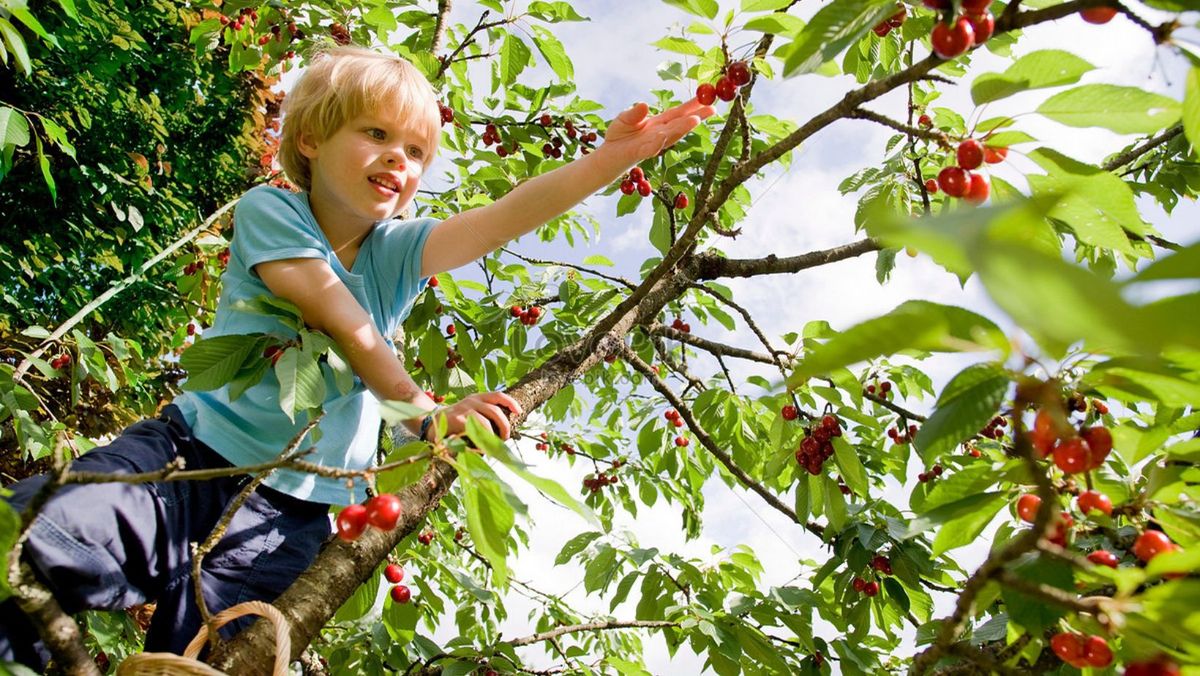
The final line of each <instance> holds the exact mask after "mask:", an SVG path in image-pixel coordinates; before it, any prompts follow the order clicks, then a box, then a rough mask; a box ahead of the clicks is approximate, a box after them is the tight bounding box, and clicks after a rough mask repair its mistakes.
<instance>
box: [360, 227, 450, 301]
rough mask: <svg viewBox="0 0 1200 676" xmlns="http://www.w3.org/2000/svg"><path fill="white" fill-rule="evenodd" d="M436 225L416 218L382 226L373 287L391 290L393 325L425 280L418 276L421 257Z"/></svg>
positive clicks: (419, 290) (426, 279) (423, 286)
mask: <svg viewBox="0 0 1200 676" xmlns="http://www.w3.org/2000/svg"><path fill="white" fill-rule="evenodd" d="M437 223H438V221H437V219H434V218H418V219H415V220H411V221H392V222H390V223H387V224H386V225H384V226H382V227H383V232H381V233H380V235H381V241H380V242H379V243H380V245H381V246H380V247H379V249H378V251H377V253H378V256H377V257H376V258H375V261H376V269H375V274H376V283H377V285H378V287H379V288H380V289H392V290H393V294H394V295H393V296H392V298H391V301H392V302H391V303H390V305H391V307H390V308H389V309H390V313H389V314H391V316H392V319H393V321H399V320H402V319H404V317H406V316H407V315H408V310H409V306H410V305H411V304H412V300H413V299H414V298H416V296H417V294H418V293H420V292H421V289H423V288H425V283H426V282H427V281H428V278H427V277H422V276H421V255H422V254H423V253H424V251H425V241H426V240H427V239H428V238H429V233H430V232H431V231H432V230H433V228H434V226H436V225H437Z"/></svg>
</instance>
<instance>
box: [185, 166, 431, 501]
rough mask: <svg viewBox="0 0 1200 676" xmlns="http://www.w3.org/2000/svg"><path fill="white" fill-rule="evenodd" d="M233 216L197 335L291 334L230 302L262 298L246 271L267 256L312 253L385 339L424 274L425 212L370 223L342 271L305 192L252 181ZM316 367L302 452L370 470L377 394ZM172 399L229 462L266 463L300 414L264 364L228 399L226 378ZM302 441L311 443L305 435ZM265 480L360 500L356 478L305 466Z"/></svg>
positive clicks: (296, 491)
mask: <svg viewBox="0 0 1200 676" xmlns="http://www.w3.org/2000/svg"><path fill="white" fill-rule="evenodd" d="M233 220H234V233H233V241H232V242H231V243H230V246H229V253H230V258H229V264H228V266H227V267H226V269H225V272H224V274H222V275H221V287H222V288H221V297H220V299H219V300H218V303H217V314H216V320H215V321H214V322H213V326H212V327H211V328H209V329H208V330H206V331H205V332H204V337H205V338H212V337H215V336H221V335H228V334H245V333H259V332H262V333H271V334H275V335H278V336H280V337H282V338H285V339H290V338H294V337H295V336H296V333H295V331H293V330H291V329H289V328H287V327H286V326H285V325H284V324H282V323H281V322H280V321H279V320H278V319H276V318H274V317H269V316H265V315H260V314H254V313H250V312H243V311H239V310H235V309H234V308H233V305H234V303H236V302H237V301H239V300H252V299H254V298H257V297H258V296H261V295H264V294H265V295H271V292H270V290H269V289H267V286H266V285H265V284H264V283H263V281H262V280H261V279H259V277H258V275H257V274H256V273H255V272H254V271H253V268H254V266H255V265H257V264H259V263H263V262H266V261H273V260H280V259H286V258H319V259H321V260H324V261H326V262H328V263H329V265H330V267H331V268H333V271H334V272H335V273H336V274H337V276H338V277H339V278H340V279H341V280H342V283H343V284H345V285H346V288H348V289H349V290H350V293H352V294H354V297H355V298H357V299H358V302H359V304H361V305H362V307H363V308H364V309H365V310H366V311H367V314H368V315H370V316H371V319H372V320H374V322H375V327H376V328H378V329H379V332H380V333H381V334H382V335H383V336H384V337H385V338H386V339H388V341H389V344H391V336H392V335H393V334H394V332H395V330H396V329H397V327H399V325H400V322H401V321H402V320H403V319H404V318H405V317H406V316H407V315H408V313H409V310H410V309H411V306H412V301H413V299H414V298H415V297H416V295H417V294H418V293H419V292H420V291H421V289H423V288H424V286H425V283H426V281H427V279H426V278H422V277H421V276H420V275H421V253H422V251H423V249H424V247H425V239H426V238H427V237H428V236H429V232H430V230H432V229H433V226H434V225H435V224H436V221H435V220H434V219H429V218H424V219H416V220H412V221H400V220H390V221H381V222H379V223H377V224H376V225H375V227H374V229H372V230H371V233H370V234H369V235H367V238H366V240H364V241H363V243H362V246H361V247H360V249H359V252H358V256H357V257H356V258H355V260H354V265H353V267H352V269H350V270H346V269H345V267H343V266H342V263H341V261H340V260H339V259H338V257H337V256H336V255H335V254H334V253H333V248H332V247H331V246H330V244H329V241H328V240H327V239H326V238H325V233H323V232H322V231H321V228H320V227H319V226H318V225H317V221H316V218H315V217H314V216H313V214H312V210H311V209H310V208H309V205H308V195H307V194H305V193H292V192H288V191H286V190H281V189H279V188H273V187H270V186H259V187H256V188H253V189H251V190H249V191H248V192H247V193H246V194H245V195H244V196H243V197H242V199H241V201H240V202H238V205H237V207H236V209H235V211H234V215H233ZM321 371H322V373H323V375H324V376H325V391H326V393H327V395H326V398H325V403H324V410H325V416H324V417H323V418H322V419H321V422H320V429H321V438H320V440H318V441H317V442H316V444H315V446H316V451H315V453H313V454H311V455H308V456H306V457H305V459H306V460H310V461H312V462H315V463H319V464H321V465H325V466H328V467H336V468H344V469H355V470H359V469H365V468H367V467H370V466H371V464H372V463H373V462H374V460H375V453H376V449H377V446H378V444H377V442H378V435H379V425H380V420H381V419H380V415H379V400H378V399H376V398H375V397H374V395H372V394H371V392H370V391H369V390H367V389H366V387H365V385H364V384H363V382H362V380H361V379H359V378H358V377H355V379H354V388H353V389H352V390H350V392H349V393H348V394H345V395H343V394H342V393H341V392H340V391H339V390H338V387H337V385H336V383H335V382H334V377H333V371H332V370H331V369H330V368H329V366H328V365H327V364H324V363H322V364H321ZM174 403H175V404H176V405H177V406H179V408H180V409H181V410H182V411H183V415H184V417H185V418H186V419H187V421H188V423H189V424H190V425H191V427H192V431H193V434H194V435H195V437H196V438H197V439H199V440H200V441H202V442H204V443H205V444H208V445H209V446H211V447H212V448H213V450H215V451H216V452H217V453H219V454H220V455H222V456H223V457H224V458H225V459H226V460H228V461H230V462H231V463H233V464H235V465H249V464H257V463H261V462H269V461H271V460H273V459H275V458H277V457H279V454H280V453H281V452H282V451H283V450H284V449H285V448H287V446H288V444H289V443H290V442H291V440H292V439H293V438H294V437H295V436H296V435H297V434H298V433H299V432H300V430H301V429H302V428H303V427H304V425H305V422H306V418H307V416H305V415H303V414H301V415H297V416H296V421H295V422H292V421H291V420H289V419H288V417H287V415H286V414H285V413H284V412H283V409H281V408H280V406H279V379H278V378H277V377H276V376H275V371H274V369H268V370H267V373H266V376H265V377H264V378H263V379H262V381H261V382H259V383H258V384H257V385H255V386H253V387H251V388H249V389H247V390H246V391H245V392H244V393H242V395H241V396H240V397H238V399H237V400H236V401H230V400H229V386H228V385H226V386H224V387H222V388H220V389H217V390H211V391H208V392H185V393H183V394H182V395H180V396H179V397H177V398H176V399H175V402H174ZM305 443H306V445H308V444H311V440H310V439H309V440H306V441H305ZM265 483H266V484H267V485H268V486H270V487H271V488H274V489H275V490H278V491H281V492H283V493H287V494H289V495H292V496H295V497H297V498H301V499H303V500H310V501H313V502H323V503H329V504H335V505H344V504H351V503H354V502H360V501H362V500H363V499H364V498H365V494H364V492H363V487H362V482H361V481H360V482H356V483H355V488H354V490H353V491H351V490H350V489H348V488H347V487H346V483H345V480H343V479H331V478H326V477H320V476H317V475H315V474H310V473H307V472H297V471H291V470H283V469H279V470H275V472H274V473H272V474H271V476H270V477H268V478H267V480H266V481H265Z"/></svg>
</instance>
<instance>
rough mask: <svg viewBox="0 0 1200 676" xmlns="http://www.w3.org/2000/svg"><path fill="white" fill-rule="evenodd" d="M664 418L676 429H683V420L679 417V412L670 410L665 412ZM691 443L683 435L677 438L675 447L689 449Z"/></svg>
mask: <svg viewBox="0 0 1200 676" xmlns="http://www.w3.org/2000/svg"><path fill="white" fill-rule="evenodd" d="M663 417H664V418H666V419H667V422H669V423H671V424H672V425H674V426H675V427H683V418H680V417H679V411H676V410H675V409H673V408H669V409H667V410H666V411H663ZM689 443H691V442H689V441H688V438H687V437H685V436H682V435H681V436H677V437H675V445H676V446H678V447H679V448H687V446H688V444H689Z"/></svg>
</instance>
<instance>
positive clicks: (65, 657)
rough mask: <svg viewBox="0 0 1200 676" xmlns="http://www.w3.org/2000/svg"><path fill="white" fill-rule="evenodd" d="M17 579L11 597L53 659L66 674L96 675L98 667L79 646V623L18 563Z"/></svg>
mask: <svg viewBox="0 0 1200 676" xmlns="http://www.w3.org/2000/svg"><path fill="white" fill-rule="evenodd" d="M20 565H21V573H20V574H21V579H20V582H18V583H17V584H16V585H15V586H14V587H13V596H14V598H15V599H16V602H17V605H18V606H19V607H20V608H21V611H22V612H24V613H25V615H26V616H28V618H29V621H30V622H32V623H33V626H35V627H37V630H38V635H39V636H41V638H42V642H43V643H45V644H46V649H47V650H49V651H50V654H51V656H53V657H54V661H55V662H56V663H57V664H58V666H59V667H60V668H61V669H62V670H63V672H64V673H66V674H69V675H70V676H100V669H99V668H98V667H97V666H96V663H95V662H94V661H93V660H92V656H91V655H89V654H88V651H87V648H85V647H84V646H83V635H82V634H80V632H79V625H77V624H75V620H74V619H72V618H71V616H70V615H68V614H66V613H65V612H63V609H62V607H61V606H59V605H58V601H56V600H55V599H54V594H52V593H51V592H50V590H49V589H47V588H46V587H44V586H43V585H42V584H41V583H40V582H38V581H37V578H36V577H34V574H33V569H32V568H30V567H29V564H27V563H21V564H20Z"/></svg>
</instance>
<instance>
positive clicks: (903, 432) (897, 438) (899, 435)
mask: <svg viewBox="0 0 1200 676" xmlns="http://www.w3.org/2000/svg"><path fill="white" fill-rule="evenodd" d="M887 435H888V438H889V439H891V440H892V443H893V444H896V445H897V446H903V445H905V444H908V443H912V440H913V439H916V438H917V426H916V425H913V424H909V426H908V427H903V428H901V427H891V428H888V431H887Z"/></svg>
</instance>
